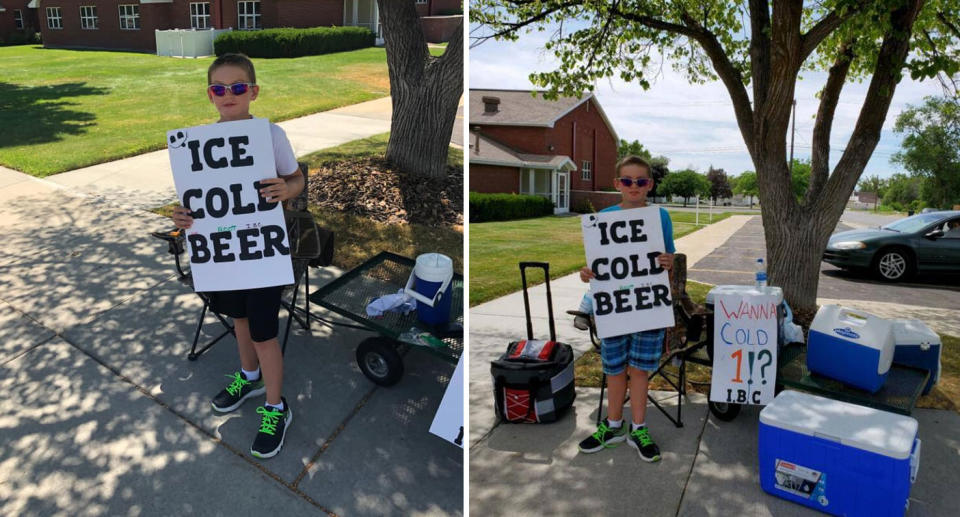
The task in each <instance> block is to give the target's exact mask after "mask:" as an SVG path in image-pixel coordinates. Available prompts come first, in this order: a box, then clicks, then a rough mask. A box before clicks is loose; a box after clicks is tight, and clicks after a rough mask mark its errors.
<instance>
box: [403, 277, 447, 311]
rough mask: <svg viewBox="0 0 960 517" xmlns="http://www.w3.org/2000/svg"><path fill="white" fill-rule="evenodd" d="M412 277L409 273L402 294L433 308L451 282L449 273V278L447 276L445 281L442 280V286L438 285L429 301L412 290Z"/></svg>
mask: <svg viewBox="0 0 960 517" xmlns="http://www.w3.org/2000/svg"><path fill="white" fill-rule="evenodd" d="M414 276H416V275H415V274H414V273H412V272H411V273H410V277H409V278H407V285H406V287H404V288H403V294H405V295H407V296H409V297H411V298H413V299H415V300H417V301H419V302H421V303H425V304H427V305H429V306H430V307H433V306H434V304H436V303H437V302H439V301H440V299H441V298H442V297H443V293H445V292H447V287H448V286H449V285H450V282H451V281H452V280H453V274H452V273H451V274H450V276H448V277H447V279H446V280H444V281H443V283H442V284H440V288H439V289H437V294H435V295H433V299H430V298H427V297H426V296H424V295H422V294H420V293H418V292H417V291H416V289H414V288H413V277H414Z"/></svg>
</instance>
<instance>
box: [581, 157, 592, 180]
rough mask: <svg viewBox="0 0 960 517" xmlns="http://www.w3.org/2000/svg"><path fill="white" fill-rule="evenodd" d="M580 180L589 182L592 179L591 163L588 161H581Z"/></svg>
mask: <svg viewBox="0 0 960 517" xmlns="http://www.w3.org/2000/svg"><path fill="white" fill-rule="evenodd" d="M580 179H582V180H589V179H593V162H591V161H590V160H583V162H581V165H580Z"/></svg>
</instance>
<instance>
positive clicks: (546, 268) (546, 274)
mask: <svg viewBox="0 0 960 517" xmlns="http://www.w3.org/2000/svg"><path fill="white" fill-rule="evenodd" d="M528 267H536V268H541V269H543V278H544V281H545V282H546V283H547V314H548V316H549V321H550V341H556V340H557V330H556V328H555V326H554V323H553V297H552V296H551V295H550V264H549V263H547V262H521V263H520V279H521V280H523V309H524V311H526V315H527V339H530V340H532V339H533V321H532V320H531V319H530V297H529V296H528V295H527V271H526V270H527V268H528Z"/></svg>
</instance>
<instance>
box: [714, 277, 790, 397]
mask: <svg viewBox="0 0 960 517" xmlns="http://www.w3.org/2000/svg"><path fill="white" fill-rule="evenodd" d="M777 304H778V302H777V297H776V296H773V295H769V294H757V295H742V294H720V295H718V296H717V297H716V300H715V303H714V307H713V313H714V315H713V325H714V331H713V374H712V380H711V384H710V400H712V401H714V402H729V403H735V404H769V403H770V401H772V400H773V396H774V385H775V384H776V381H777V310H778V309H777Z"/></svg>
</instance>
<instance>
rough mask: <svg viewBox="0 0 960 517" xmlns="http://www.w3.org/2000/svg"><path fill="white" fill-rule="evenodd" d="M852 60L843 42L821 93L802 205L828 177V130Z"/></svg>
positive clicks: (819, 189)
mask: <svg viewBox="0 0 960 517" xmlns="http://www.w3.org/2000/svg"><path fill="white" fill-rule="evenodd" d="M852 61H853V41H852V40H851V41H849V42H847V43H844V44H843V46H841V47H840V55H839V56H837V60H836V61H835V62H834V64H833V66H831V67H830V74H829V75H828V76H827V84H826V85H825V86H824V87H823V91H822V92H820V108H819V109H818V110H817V121H816V123H815V124H814V126H813V142H812V144H813V151H812V152H811V157H810V185H809V186H808V187H807V192H806V194H805V195H804V199H803V204H804V205H806V204H808V203H809V202H810V200H811V199H815V198H817V197H818V196H819V195H820V192H821V190H822V189H823V186H824V185H825V184H826V182H827V177H828V176H829V174H830V131H831V129H832V127H833V116H834V113H836V110H837V102H838V101H839V100H840V91H841V90H842V89H843V84H844V82H846V79H847V73H848V72H849V71H850V64H851V62H852Z"/></svg>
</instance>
